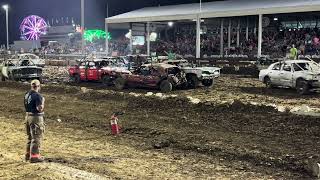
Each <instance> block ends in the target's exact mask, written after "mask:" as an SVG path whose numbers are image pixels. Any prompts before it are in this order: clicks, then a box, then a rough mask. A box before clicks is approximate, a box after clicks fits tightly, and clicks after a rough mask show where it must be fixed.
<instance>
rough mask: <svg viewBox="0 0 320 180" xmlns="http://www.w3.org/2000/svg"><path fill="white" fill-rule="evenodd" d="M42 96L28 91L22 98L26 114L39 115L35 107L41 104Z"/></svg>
mask: <svg viewBox="0 0 320 180" xmlns="http://www.w3.org/2000/svg"><path fill="white" fill-rule="evenodd" d="M42 99H43V98H42V96H41V95H40V94H39V93H37V92H35V91H32V90H31V91H29V92H27V93H26V95H25V96H24V105H25V108H26V112H29V113H33V114H39V113H40V112H39V111H38V109H37V107H38V106H39V105H41V104H42Z"/></svg>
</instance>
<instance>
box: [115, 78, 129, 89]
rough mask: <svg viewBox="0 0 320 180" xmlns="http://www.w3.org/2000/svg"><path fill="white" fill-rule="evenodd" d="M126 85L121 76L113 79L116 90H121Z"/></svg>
mask: <svg viewBox="0 0 320 180" xmlns="http://www.w3.org/2000/svg"><path fill="white" fill-rule="evenodd" d="M125 86H126V80H125V79H123V78H122V77H118V78H117V79H116V80H115V81H114V87H115V88H116V89H117V90H123V89H124V88H125Z"/></svg>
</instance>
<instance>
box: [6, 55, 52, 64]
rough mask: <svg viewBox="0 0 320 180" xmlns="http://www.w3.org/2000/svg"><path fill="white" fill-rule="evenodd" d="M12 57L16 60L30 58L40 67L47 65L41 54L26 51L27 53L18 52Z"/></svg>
mask: <svg viewBox="0 0 320 180" xmlns="http://www.w3.org/2000/svg"><path fill="white" fill-rule="evenodd" d="M10 59H16V60H26V59H28V60H30V61H32V63H33V64H35V65H36V66H38V67H44V66H45V65H46V62H45V60H43V59H40V57H39V56H37V55H35V54H30V53H26V54H18V55H15V56H13V57H11V58H10Z"/></svg>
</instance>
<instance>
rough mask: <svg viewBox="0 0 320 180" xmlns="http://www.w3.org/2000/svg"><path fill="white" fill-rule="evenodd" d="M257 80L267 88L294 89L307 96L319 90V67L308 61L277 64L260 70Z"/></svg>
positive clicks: (289, 61)
mask: <svg viewBox="0 0 320 180" xmlns="http://www.w3.org/2000/svg"><path fill="white" fill-rule="evenodd" d="M259 80H260V81H262V82H263V83H265V84H266V86H267V87H268V88H272V87H287V88H294V89H296V90H297V92H298V93H299V94H307V93H308V92H309V91H311V90H315V89H318V88H320V65H319V64H317V63H316V62H314V61H309V60H286V61H282V62H277V63H273V64H271V65H270V66H269V68H268V69H264V70H261V71H260V74H259Z"/></svg>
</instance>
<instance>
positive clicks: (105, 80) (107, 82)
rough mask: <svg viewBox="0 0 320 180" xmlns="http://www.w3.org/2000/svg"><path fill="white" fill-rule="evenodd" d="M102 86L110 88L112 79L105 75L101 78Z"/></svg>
mask: <svg viewBox="0 0 320 180" xmlns="http://www.w3.org/2000/svg"><path fill="white" fill-rule="evenodd" d="M101 81H102V84H103V85H105V86H110V85H111V78H110V76H108V75H104V76H102V78H101Z"/></svg>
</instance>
